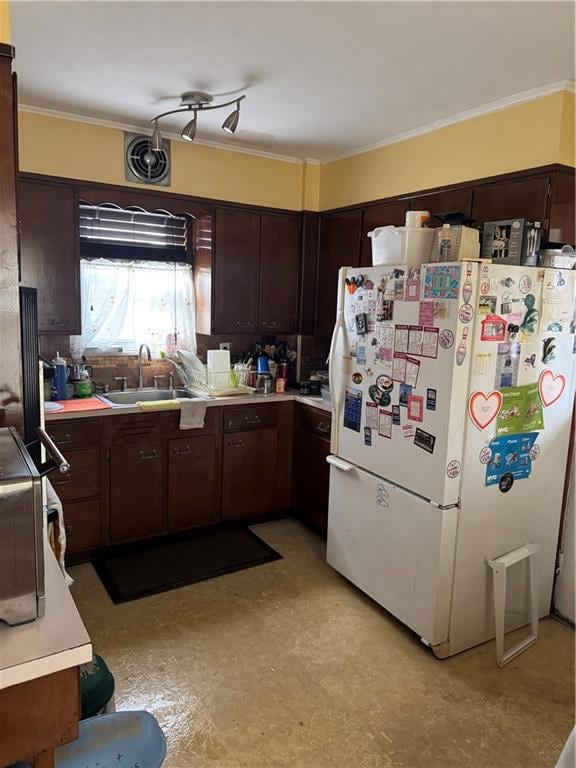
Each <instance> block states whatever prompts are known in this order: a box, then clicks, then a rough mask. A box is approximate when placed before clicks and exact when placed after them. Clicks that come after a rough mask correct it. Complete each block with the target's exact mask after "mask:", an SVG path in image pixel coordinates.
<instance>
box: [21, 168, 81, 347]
mask: <svg viewBox="0 0 576 768" xmlns="http://www.w3.org/2000/svg"><path fill="white" fill-rule="evenodd" d="M19 210H20V242H21V246H20V250H21V275H22V285H25V286H28V287H30V288H37V289H38V330H39V331H41V332H43V333H45V332H47V331H52V332H54V333H70V334H78V333H80V332H81V328H80V325H81V321H80V290H79V282H80V263H79V256H78V236H77V226H76V222H77V215H76V202H75V195H74V190H73V189H71V188H70V187H64V186H59V185H57V184H44V183H42V184H39V183H37V182H32V181H22V182H21V183H20V200H19Z"/></svg>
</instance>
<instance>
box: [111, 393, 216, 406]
mask: <svg viewBox="0 0 576 768" xmlns="http://www.w3.org/2000/svg"><path fill="white" fill-rule="evenodd" d="M96 397H97V398H98V399H99V400H102V402H103V403H106V405H111V406H112V408H126V407H127V406H130V405H136V403H149V402H154V401H155V400H175V399H176V398H178V397H182V398H184V397H185V398H187V399H189V400H202V399H204V398H201V397H198V396H197V395H193V394H191V393H190V392H188V390H186V389H126V390H125V391H124V392H109V393H108V394H106V395H96Z"/></svg>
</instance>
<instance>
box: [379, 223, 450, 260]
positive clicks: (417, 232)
mask: <svg viewBox="0 0 576 768" xmlns="http://www.w3.org/2000/svg"><path fill="white" fill-rule="evenodd" d="M434 235H435V230H433V229H425V228H424V227H378V228H377V229H374V230H372V232H368V237H369V238H370V239H371V240H372V265H373V266H374V267H379V266H387V265H389V264H410V265H416V264H426V263H427V262H429V261H431V255H432V248H433V245H434Z"/></svg>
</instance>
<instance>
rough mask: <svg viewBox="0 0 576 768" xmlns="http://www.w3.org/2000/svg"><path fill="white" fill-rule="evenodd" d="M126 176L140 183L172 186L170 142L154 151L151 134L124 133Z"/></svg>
mask: <svg viewBox="0 0 576 768" xmlns="http://www.w3.org/2000/svg"><path fill="white" fill-rule="evenodd" d="M124 178H125V179H126V181H135V182H138V183H140V184H156V185H158V186H162V187H168V186H170V142H169V141H166V140H165V139H164V140H163V141H162V148H161V149H160V150H159V151H158V150H155V151H152V149H151V146H150V136H142V135H140V134H137V133H127V132H125V133H124Z"/></svg>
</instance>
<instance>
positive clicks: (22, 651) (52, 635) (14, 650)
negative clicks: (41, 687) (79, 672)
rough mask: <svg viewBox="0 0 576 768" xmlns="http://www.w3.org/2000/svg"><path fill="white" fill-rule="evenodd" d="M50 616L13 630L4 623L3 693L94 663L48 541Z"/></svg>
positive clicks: (0, 646)
mask: <svg viewBox="0 0 576 768" xmlns="http://www.w3.org/2000/svg"><path fill="white" fill-rule="evenodd" d="M44 562H45V569H46V576H45V579H46V581H45V589H46V613H45V615H44V616H43V617H42V618H40V619H36V621H32V622H29V623H28V624H20V625H19V626H17V627H9V626H8V625H7V624H5V623H4V622H1V621H0V690H2V689H3V688H8V687H9V686H11V685H18V684H19V683H25V682H27V681H28V680H34V679H35V678H38V677H43V676H44V675H51V674H52V673H53V672H60V671H61V670H62V669H69V668H70V667H76V666H78V665H79V664H86V663H87V662H89V661H91V660H92V645H91V643H90V638H89V636H88V633H87V632H86V628H85V627H84V624H83V623H82V619H81V618H80V614H79V613H78V610H77V609H76V606H75V604H74V600H73V599H72V595H71V594H70V591H69V589H68V587H67V586H66V583H65V581H64V577H63V575H62V571H61V570H60V567H59V566H58V563H57V561H56V558H55V556H54V553H53V552H52V550H51V549H50V545H49V544H48V541H47V539H46V538H45V539H44Z"/></svg>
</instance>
